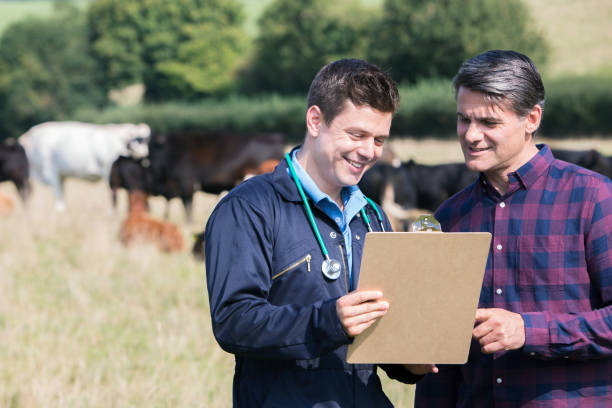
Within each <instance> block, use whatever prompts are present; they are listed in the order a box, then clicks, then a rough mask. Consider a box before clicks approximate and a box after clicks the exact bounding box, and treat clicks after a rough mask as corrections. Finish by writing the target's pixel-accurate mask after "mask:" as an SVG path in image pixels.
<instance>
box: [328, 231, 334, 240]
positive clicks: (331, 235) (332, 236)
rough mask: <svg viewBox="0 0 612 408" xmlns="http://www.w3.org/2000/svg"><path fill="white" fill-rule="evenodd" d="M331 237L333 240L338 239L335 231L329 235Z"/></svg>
mask: <svg viewBox="0 0 612 408" xmlns="http://www.w3.org/2000/svg"><path fill="white" fill-rule="evenodd" d="M329 237H330V238H332V239H335V238H336V233H335V232H334V231H332V232H330V233H329Z"/></svg>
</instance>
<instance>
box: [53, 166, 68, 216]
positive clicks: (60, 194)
mask: <svg viewBox="0 0 612 408" xmlns="http://www.w3.org/2000/svg"><path fill="white" fill-rule="evenodd" d="M49 181H50V184H51V188H52V189H53V196H54V197H55V210H56V211H58V212H64V210H65V209H66V204H65V203H64V178H63V177H60V175H59V174H56V175H55V176H53V177H51V178H50V180H49Z"/></svg>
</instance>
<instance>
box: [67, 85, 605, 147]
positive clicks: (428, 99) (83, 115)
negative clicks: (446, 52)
mask: <svg viewBox="0 0 612 408" xmlns="http://www.w3.org/2000/svg"><path fill="white" fill-rule="evenodd" d="M545 85H546V88H547V98H546V106H545V109H544V121H543V124H542V131H541V133H542V134H543V135H544V136H546V137H549V138H555V137H565V136H570V135H571V136H589V135H590V136H594V135H607V134H610V133H612V120H611V119H610V114H609V112H611V111H612V78H595V77H590V78H580V77H573V78H566V79H562V80H553V81H551V82H547V83H546V84H545ZM400 96H401V103H400V110H399V112H398V113H397V114H396V115H395V117H394V118H393V125H392V128H391V133H392V134H393V135H394V136H397V137H413V138H417V139H419V138H425V137H436V138H454V137H455V127H456V120H457V114H456V102H455V98H454V91H453V88H452V85H451V82H450V80H442V79H438V80H428V81H421V82H419V83H418V84H416V85H412V86H401V87H400ZM305 114H306V101H305V97H303V96H300V97H296V96H279V95H268V96H258V97H245V96H232V97H229V98H225V99H207V100H205V101H201V102H197V103H186V102H171V103H157V104H147V105H144V106H136V107H131V108H119V107H113V108H108V109H104V110H97V109H91V108H89V109H82V110H80V111H79V112H78V114H77V115H76V118H77V119H78V120H83V121H87V122H99V123H109V122H146V123H148V124H150V125H151V127H152V129H153V130H154V131H156V132H169V131H180V130H189V129H198V130H202V131H207V130H209V131H213V130H215V131H237V132H281V133H284V134H286V135H287V137H288V140H289V141H290V142H295V143H297V142H300V141H301V140H302V138H303V137H304V132H305V124H304V123H305V122H304V121H305Z"/></svg>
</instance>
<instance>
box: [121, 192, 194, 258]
mask: <svg viewBox="0 0 612 408" xmlns="http://www.w3.org/2000/svg"><path fill="white" fill-rule="evenodd" d="M129 197H130V212H129V214H128V217H127V219H126V220H125V221H124V222H123V224H121V230H120V233H119V237H120V239H121V242H122V243H123V244H124V245H130V244H133V243H150V244H154V245H156V246H157V248H158V249H159V250H160V251H164V252H175V251H182V250H183V248H184V247H185V243H184V241H183V235H182V234H181V232H180V231H179V229H178V227H177V226H176V225H174V224H172V223H170V222H167V221H161V220H158V219H155V218H153V217H152V216H150V215H149V214H147V194H146V193H144V192H142V191H132V192H130V196H129Z"/></svg>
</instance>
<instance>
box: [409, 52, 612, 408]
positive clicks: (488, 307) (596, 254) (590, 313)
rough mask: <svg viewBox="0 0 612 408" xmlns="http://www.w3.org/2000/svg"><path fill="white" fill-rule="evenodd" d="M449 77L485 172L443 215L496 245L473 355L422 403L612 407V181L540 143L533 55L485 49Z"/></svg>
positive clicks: (461, 123) (475, 161)
mask: <svg viewBox="0 0 612 408" xmlns="http://www.w3.org/2000/svg"><path fill="white" fill-rule="evenodd" d="M453 83H454V87H455V91H456V96H457V134H458V136H459V142H460V144H461V148H462V150H463V155H464V157H465V162H466V165H467V167H468V168H469V169H471V170H474V171H479V172H480V178H479V179H478V180H477V181H475V182H474V183H473V184H472V185H471V186H469V187H467V188H466V189H464V190H463V191H461V192H459V193H458V194H456V195H455V196H453V197H451V198H450V199H449V200H447V201H446V202H445V203H444V204H442V206H441V207H440V208H439V209H438V211H437V212H436V214H435V216H436V218H437V219H438V220H439V221H440V223H441V224H442V229H443V230H444V231H448V232H450V231H488V232H490V233H492V234H493V240H492V245H491V252H490V254H489V259H488V262H487V267H486V271H485V276H484V281H483V287H482V291H481V294H480V305H479V309H478V310H477V312H476V325H475V328H474V331H473V343H472V347H471V349H470V355H469V359H468V362H467V363H466V364H465V365H463V366H442V367H440V373H439V374H438V375H436V376H430V377H428V378H426V379H424V380H423V381H422V382H420V383H419V384H418V385H417V392H416V403H415V406H416V407H476V408H478V407H487V408H488V407H577V406H581V407H582V406H589V407H595V406H597V407H604V406H612V382H611V381H610V379H611V378H612V359H611V358H610V357H612V252H611V251H612V215H611V214H612V183H611V182H610V180H609V179H607V178H605V177H603V176H601V175H599V174H597V173H594V172H591V171H588V170H585V169H583V168H581V167H578V166H575V165H572V164H569V163H566V162H563V161H560V160H556V159H555V158H554V157H553V156H552V154H551V152H550V149H549V148H548V146H546V145H536V144H535V141H534V134H535V132H536V130H537V129H538V126H539V125H540V120H541V118H542V110H543V107H544V86H543V84H542V80H541V78H540V74H539V73H538V71H537V69H536V67H535V65H534V64H533V62H532V61H531V60H530V59H529V58H528V57H526V56H525V55H522V54H519V53H517V52H513V51H489V52H486V53H484V54H482V55H479V56H476V57H474V58H472V59H470V60H468V61H466V62H465V63H464V64H463V65H462V67H461V68H460V70H459V72H458V73H457V75H456V77H455V79H454V81H453Z"/></svg>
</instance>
